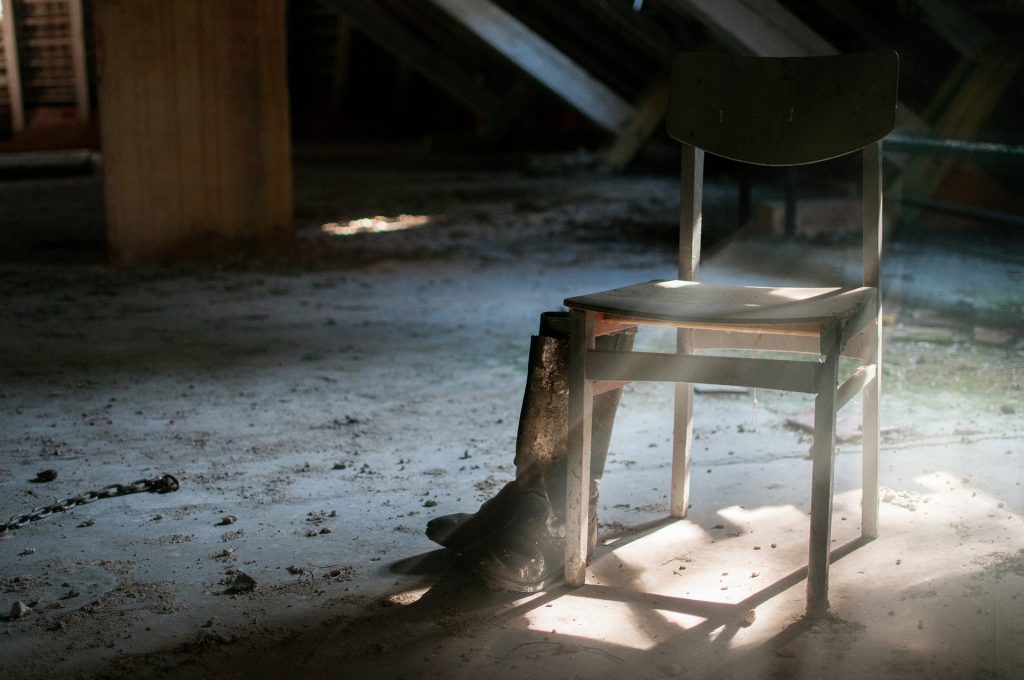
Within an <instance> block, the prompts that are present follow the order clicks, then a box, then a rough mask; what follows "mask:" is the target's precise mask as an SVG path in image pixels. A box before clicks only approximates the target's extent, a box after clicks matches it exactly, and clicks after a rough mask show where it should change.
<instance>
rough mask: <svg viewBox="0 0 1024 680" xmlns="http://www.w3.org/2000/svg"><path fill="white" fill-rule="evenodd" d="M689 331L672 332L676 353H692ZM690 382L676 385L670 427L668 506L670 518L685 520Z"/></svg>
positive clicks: (690, 437) (690, 452)
mask: <svg viewBox="0 0 1024 680" xmlns="http://www.w3.org/2000/svg"><path fill="white" fill-rule="evenodd" d="M691 333H692V331H689V330H687V329H684V328H680V329H679V330H677V331H676V353H677V354H692V353H693V341H692V338H691ZM692 447H693V383H676V399H675V421H674V423H673V427H672V495H671V501H670V505H669V511H670V514H671V515H672V516H673V517H679V518H683V517H686V511H687V509H688V508H689V506H690V467H691V461H692V456H693V448H692Z"/></svg>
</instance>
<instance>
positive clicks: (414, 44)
mask: <svg viewBox="0 0 1024 680" xmlns="http://www.w3.org/2000/svg"><path fill="white" fill-rule="evenodd" d="M321 2H326V3H328V4H330V5H332V6H334V7H337V8H338V10H339V11H340V12H342V13H343V14H344V15H345V16H347V17H348V18H349V19H351V20H352V23H353V24H354V25H355V26H356V28H358V29H359V30H360V31H362V32H363V33H365V34H366V35H367V36H369V37H370V39H371V40H373V41H374V42H375V43H377V44H378V45H379V46H380V47H382V48H383V49H384V50H386V51H388V52H390V53H391V54H392V55H394V56H395V57H396V58H398V59H400V60H401V61H402V62H403V63H405V64H406V65H408V66H409V67H410V68H413V69H415V70H416V71H417V72H418V73H420V74H421V75H422V76H423V77H425V78H426V79H427V80H429V81H431V82H432V83H434V84H435V85H437V86H438V87H439V88H441V89H442V90H444V91H445V92H447V93H448V94H449V95H451V96H452V97H453V98H454V99H455V100H456V101H458V102H459V103H461V104H462V105H463V106H465V107H466V108H468V109H469V110H470V111H473V112H474V113H477V114H479V115H481V116H485V117H488V118H490V117H493V116H496V115H498V114H499V113H500V111H501V98H500V97H499V96H497V95H496V94H494V93H493V92H491V91H490V90H489V89H488V88H487V87H485V86H484V85H482V84H480V83H479V82H477V80H476V78H474V77H473V74H472V73H470V72H469V71H466V70H465V69H463V68H462V67H461V66H459V65H458V64H456V63H455V62H453V61H452V60H451V59H449V58H448V57H447V56H445V55H444V54H442V53H441V52H440V51H438V50H437V49H435V48H433V47H431V46H430V45H428V44H427V43H425V42H424V41H422V40H420V39H419V38H417V37H416V36H415V35H414V34H413V33H412V32H411V31H409V30H407V29H406V28H405V27H404V26H402V25H401V24H400V23H398V22H397V21H395V20H394V19H393V18H392V17H391V16H390V15H389V14H388V13H387V12H386V11H385V10H384V9H383V7H382V6H381V4H379V3H377V2H374V1H373V0H321Z"/></svg>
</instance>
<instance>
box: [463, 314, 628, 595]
mask: <svg viewBox="0 0 1024 680" xmlns="http://www.w3.org/2000/svg"><path fill="white" fill-rule="evenodd" d="M567 337H568V317H567V315H566V314H559V313H547V314H544V315H542V316H541V334H540V335H539V336H535V337H534V338H533V339H532V342H531V344H530V367H529V375H528V379H527V386H526V394H525V397H524V399H523V409H522V415H521V417H520V421H519V433H518V437H517V440H516V459H515V463H516V485H517V489H518V492H517V497H516V503H515V508H514V509H513V510H512V511H511V513H510V514H509V515H508V516H507V518H506V520H507V521H506V522H504V523H503V524H502V523H495V524H494V526H495V530H494V531H492V532H490V533H488V534H486V535H484V536H483V537H482V538H480V539H479V540H477V541H476V542H475V543H473V544H472V545H469V546H468V547H466V548H464V549H463V550H462V551H461V552H460V554H459V556H458V561H457V564H458V565H459V567H460V568H461V569H463V570H464V571H466V572H468V573H471V574H473V575H475V576H477V577H478V578H480V579H481V580H482V581H484V582H485V583H486V584H487V585H489V586H491V587H493V588H499V589H503V590H513V591H518V592H534V591H537V590H542V589H544V588H546V587H547V586H549V585H550V584H551V583H552V582H554V581H557V580H558V579H560V578H561V576H562V565H563V562H564V551H565V548H564V545H565V492H566V489H565V487H566V455H565V453H566V439H567V436H568V395H569V388H568V341H567ZM632 342H633V333H632V332H623V333H618V334H615V335H610V336H604V337H602V338H599V339H598V347H599V348H604V349H613V348H614V349H620V350H625V349H629V348H630V347H631V346H632ZM620 396H621V390H613V391H610V392H606V393H605V394H602V395H599V396H598V397H597V398H596V399H595V400H594V431H593V443H594V445H593V458H592V463H591V473H592V475H591V485H590V489H591V494H590V495H591V499H590V500H591V504H590V517H591V521H590V536H589V539H590V540H589V543H590V551H591V552H593V550H594V548H595V547H596V544H597V517H596V513H597V493H598V487H599V480H600V478H601V475H602V474H603V472H604V464H605V460H606V458H607V453H608V442H609V440H610V438H611V431H612V424H613V421H614V418H615V410H616V408H617V407H618V403H619V397H620Z"/></svg>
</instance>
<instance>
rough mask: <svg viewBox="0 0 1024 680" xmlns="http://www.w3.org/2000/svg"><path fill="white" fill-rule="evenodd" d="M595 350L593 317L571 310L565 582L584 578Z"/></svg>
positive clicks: (579, 582) (575, 583)
mask: <svg viewBox="0 0 1024 680" xmlns="http://www.w3.org/2000/svg"><path fill="white" fill-rule="evenodd" d="M593 348H594V315H593V313H590V312H581V311H577V310H572V311H571V313H570V330H569V433H568V442H567V451H566V466H567V467H566V476H565V477H566V514H565V581H566V583H568V584H569V585H570V586H581V585H583V584H584V583H585V582H586V578H587V548H588V545H587V544H588V540H587V535H588V526H587V524H588V522H589V520H590V455H591V437H592V434H593V402H594V390H593V383H591V382H590V381H588V380H587V379H586V355H587V351H588V350H591V349H593Z"/></svg>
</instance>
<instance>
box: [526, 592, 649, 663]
mask: <svg viewBox="0 0 1024 680" xmlns="http://www.w3.org/2000/svg"><path fill="white" fill-rule="evenodd" d="M584 587H586V586H584ZM633 609H634V605H631V604H629V603H627V602H616V601H614V600H605V599H601V598H600V597H596V598H592V597H583V596H581V595H575V594H569V595H566V596H564V597H560V598H559V599H558V600H557V602H553V603H551V604H548V605H545V606H543V607H537V608H535V609H532V610H531V611H529V612H527V614H526V616H525V618H526V621H527V625H528V627H529V628H530V629H531V630H536V631H538V632H542V633H557V634H558V635H568V636H573V637H577V638H583V639H587V640H596V641H599V642H601V643H602V644H606V645H617V646H621V647H625V648H629V649H637V650H641V651H647V650H650V649H653V648H654V647H655V646H656V644H657V642H656V641H655V640H653V639H652V638H651V636H650V635H649V634H648V633H647V632H646V631H645V630H643V627H642V626H638V625H635V624H634V622H633V615H632V611H633Z"/></svg>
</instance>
